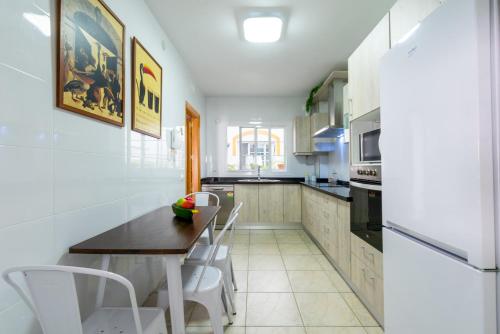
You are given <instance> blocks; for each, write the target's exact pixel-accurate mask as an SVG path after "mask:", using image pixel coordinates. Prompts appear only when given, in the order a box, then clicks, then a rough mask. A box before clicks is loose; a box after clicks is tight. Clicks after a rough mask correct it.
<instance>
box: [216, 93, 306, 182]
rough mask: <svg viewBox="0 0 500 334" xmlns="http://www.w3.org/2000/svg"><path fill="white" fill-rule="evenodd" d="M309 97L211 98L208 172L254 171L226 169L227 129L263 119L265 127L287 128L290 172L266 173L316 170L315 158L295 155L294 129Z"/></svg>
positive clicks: (294, 174) (293, 174)
mask: <svg viewBox="0 0 500 334" xmlns="http://www.w3.org/2000/svg"><path fill="white" fill-rule="evenodd" d="M305 101H306V97H304V96H301V97H208V98H207V104H206V112H207V124H206V133H207V138H206V139H207V151H206V152H207V157H206V164H207V175H208V176H223V177H224V176H225V177H232V176H243V175H255V173H254V172H229V171H227V168H226V128H227V126H230V125H248V122H249V121H250V120H252V119H259V120H261V121H262V122H263V124H262V125H263V126H265V125H272V126H280V127H284V128H285V142H286V143H285V144H286V147H285V151H286V161H287V171H286V172H275V173H270V172H267V173H263V175H264V176H273V175H274V176H283V177H287V176H291V177H304V174H305V173H306V172H307V173H309V174H311V173H312V172H313V171H314V158H309V159H306V158H305V157H295V156H294V155H293V154H292V142H293V141H292V129H293V119H294V118H295V116H300V115H303V114H304V109H303V108H304V103H305Z"/></svg>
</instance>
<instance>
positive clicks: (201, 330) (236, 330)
mask: <svg viewBox="0 0 500 334" xmlns="http://www.w3.org/2000/svg"><path fill="white" fill-rule="evenodd" d="M213 332H214V331H213V330H212V327H186V334H213ZM224 334H245V327H234V326H226V327H224Z"/></svg>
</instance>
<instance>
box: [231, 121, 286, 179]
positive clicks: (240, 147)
mask: <svg viewBox="0 0 500 334" xmlns="http://www.w3.org/2000/svg"><path fill="white" fill-rule="evenodd" d="M258 166H260V167H261V168H262V170H268V171H273V172H284V171H285V170H286V161H285V129H283V128H265V127H238V126H229V127H228V128H227V169H228V170H229V171H250V170H255V169H257V167H258Z"/></svg>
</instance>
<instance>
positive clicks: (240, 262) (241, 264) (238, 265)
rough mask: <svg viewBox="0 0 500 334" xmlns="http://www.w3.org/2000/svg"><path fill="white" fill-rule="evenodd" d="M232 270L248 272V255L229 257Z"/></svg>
mask: <svg viewBox="0 0 500 334" xmlns="http://www.w3.org/2000/svg"><path fill="white" fill-rule="evenodd" d="M231 259H232V260H233V267H234V270H248V255H231Z"/></svg>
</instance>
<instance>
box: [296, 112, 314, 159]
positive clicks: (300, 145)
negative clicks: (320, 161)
mask: <svg viewBox="0 0 500 334" xmlns="http://www.w3.org/2000/svg"><path fill="white" fill-rule="evenodd" d="M312 152H313V151H312V141H311V118H310V117H309V116H297V117H295V119H294V121H293V154H294V155H311V154H312Z"/></svg>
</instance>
